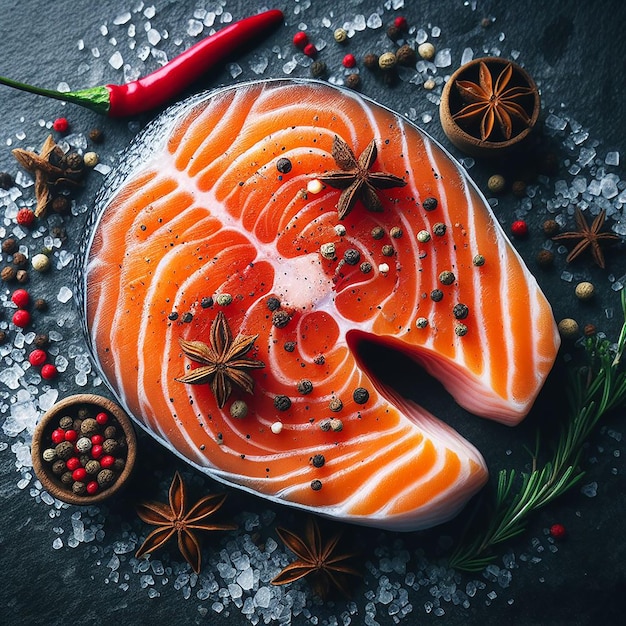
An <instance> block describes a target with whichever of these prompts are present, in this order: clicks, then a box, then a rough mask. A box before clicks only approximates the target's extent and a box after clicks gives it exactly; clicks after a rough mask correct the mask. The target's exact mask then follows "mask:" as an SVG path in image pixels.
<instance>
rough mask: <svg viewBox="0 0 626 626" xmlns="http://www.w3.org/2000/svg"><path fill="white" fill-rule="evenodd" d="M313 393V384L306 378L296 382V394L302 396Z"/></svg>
mask: <svg viewBox="0 0 626 626" xmlns="http://www.w3.org/2000/svg"><path fill="white" fill-rule="evenodd" d="M312 391H313V383H312V382H311V381H310V380H309V379H308V378H303V379H302V380H301V381H299V382H298V392H299V393H301V394H302V395H303V396H306V395H307V394H309V393H311V392H312Z"/></svg>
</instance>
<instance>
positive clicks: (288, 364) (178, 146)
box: [80, 80, 559, 530]
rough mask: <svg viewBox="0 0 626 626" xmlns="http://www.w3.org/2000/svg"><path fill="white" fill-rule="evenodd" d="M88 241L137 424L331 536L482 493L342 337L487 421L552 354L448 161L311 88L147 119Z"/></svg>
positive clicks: (470, 193)
mask: <svg viewBox="0 0 626 626" xmlns="http://www.w3.org/2000/svg"><path fill="white" fill-rule="evenodd" d="M347 203H349V204H350V206H349V207H348V205H347ZM338 207H339V209H338ZM342 207H343V209H342ZM346 209H347V210H346ZM342 211H343V212H342ZM85 249H86V254H85V259H84V265H83V266H82V267H81V268H80V276H81V280H82V306H83V309H84V316H85V320H86V329H87V332H88V337H89V342H90V346H91V350H92V352H93V355H94V358H95V360H96V362H97V365H98V367H99V369H100V371H101V372H102V374H103V376H104V378H105V379H106V381H107V382H108V384H109V385H110V386H111V388H112V390H113V391H114V393H115V394H116V396H117V397H118V399H119V401H120V402H121V403H122V405H123V406H124V407H125V408H126V409H127V410H128V411H129V412H130V413H131V414H132V415H133V416H134V418H135V419H136V420H137V421H138V422H139V423H140V424H141V425H143V426H144V427H145V429H146V430H147V431H148V432H150V433H151V434H152V435H153V436H154V437H156V438H157V439H158V440H159V441H160V442H162V443H163V444H164V445H166V446H167V447H168V448H170V449H171V450H173V451H174V452H176V453H177V454H178V455H180V456H181V457H182V458H184V459H186V460H187V461H188V462H189V463H191V464H192V465H194V466H195V467H197V468H199V469H201V470H202V471H205V472H206V473H208V474H210V475H211V476H212V477H214V478H216V479H217V480H219V481H223V482H225V483H228V484H230V485H233V486H236V487H239V488H242V489H244V490H248V491H250V492H253V493H255V494H258V495H261V496H264V497H267V498H270V499H272V500H274V501H278V502H281V503H284V504H288V505H291V506H295V507H300V508H305V509H308V510H310V511H312V512H315V513H318V514H320V515H324V516H328V517H332V518H336V519H339V520H343V521H347V522H354V523H359V524H366V525H371V526H376V527H380V528H386V529H394V530H417V529H421V528H426V527H429V526H433V525H435V524H438V523H441V522H443V521H445V520H447V519H449V518H451V517H452V516H454V515H455V514H456V513H458V511H459V510H460V509H461V508H462V507H463V505H464V504H465V503H466V502H467V500H468V499H469V498H470V497H471V496H472V495H473V494H475V493H476V491H477V490H479V489H480V488H481V486H483V485H484V483H485V481H486V480H487V468H486V465H485V462H484V460H483V458H482V456H481V455H480V453H479V452H478V451H477V450H476V448H475V447H474V446H473V445H471V444H470V443H468V442H467V441H466V440H464V439H463V438H462V437H461V436H460V435H459V434H458V433H457V432H456V431H454V430H453V429H452V428H450V427H449V426H447V425H446V424H444V423H443V422H442V421H440V420H439V419H437V418H436V417H434V416H433V415H431V414H429V413H428V412H427V411H426V410H424V409H423V408H421V407H420V406H417V405H416V404H415V403H413V402H410V401H408V400H406V399H403V398H401V397H399V395H398V394H397V393H395V392H394V391H392V390H390V389H389V388H388V387H386V386H385V385H383V384H382V383H381V382H380V381H379V380H378V379H377V378H376V377H374V376H373V375H372V373H371V372H370V371H369V369H368V366H367V363H364V362H362V360H361V359H360V358H359V352H358V350H357V347H358V345H359V343H360V342H361V341H368V342H375V343H378V344H380V345H383V346H385V347H386V348H387V349H389V350H393V351H398V352H401V353H403V354H404V355H407V356H409V357H410V358H412V359H413V360H414V361H416V362H417V363H418V364H419V365H420V366H421V367H422V368H424V369H425V370H426V371H427V372H428V373H429V374H431V375H432V376H434V377H435V378H436V379H438V380H439V381H440V382H441V383H442V384H443V386H444V387H445V389H446V390H447V391H448V392H449V393H450V394H451V395H452V396H453V398H454V399H455V400H456V402H458V404H459V405H461V406H462V407H464V408H465V409H467V410H468V411H470V412H472V413H474V414H476V415H478V416H481V417H486V418H490V419H494V420H497V421H500V422H502V423H504V424H508V425H515V424H516V423H518V422H519V421H520V420H522V419H523V418H524V417H525V416H526V414H527V413H528V411H529V410H530V408H531V406H532V405H533V402H534V400H535V399H536V397H537V394H538V393H539V391H540V389H541V387H542V385H543V383H544V381H545V379H546V376H547V375H548V373H549V371H550V369H551V367H552V365H553V363H554V360H555V356H556V353H557V350H558V347H559V339H558V333H557V330H556V326H555V323H554V319H553V316H552V311H551V308H550V306H549V304H548V302H547V300H546V298H545V297H544V295H543V294H542V292H541V291H540V289H539V287H538V286H537V284H536V282H535V280H534V278H533V277H532V276H531V274H530V273H529V271H528V270H527V268H526V267H525V266H524V263H523V262H522V260H521V259H520V257H519V256H518V254H517V253H516V251H515V250H514V249H513V247H512V246H511V245H510V243H509V242H508V240H507V238H506V236H505V234H504V233H503V231H502V229H501V228H500V226H499V225H498V223H497V221H496V220H495V219H494V217H493V215H492V214H491V211H490V209H489V207H488V205H487V203H486V202H485V200H484V198H483V197H482V196H481V194H480V193H479V192H478V191H477V189H476V187H475V186H474V185H473V183H472V182H471V181H470V180H469V178H468V177H467V175H466V174H465V173H464V171H463V170H462V168H461V167H460V166H459V165H458V164H457V163H456V162H455V161H454V160H453V159H452V158H451V157H450V156H449V155H448V154H447V153H446V152H445V151H444V150H443V149H442V148H441V147H440V146H439V145H438V144H437V143H436V142H434V141H433V140H432V139H431V138H429V137H428V136H427V135H426V134H425V133H423V132H422V131H421V130H419V129H418V128H416V127H415V126H413V125H412V124H411V123H410V122H408V121H407V120H406V119H404V118H402V117H401V116H399V115H397V114H395V113H393V112H391V111H389V110H387V109H385V108H383V107H381V106H379V105H377V104H376V103H374V102H372V101H370V100H368V99H366V98H363V97H362V96H360V95H358V94H356V93H354V92H350V91H347V90H342V89H340V88H336V87H332V86H330V85H328V84H324V83H319V82H316V81H306V80H302V81H292V80H270V81H262V82H255V83H247V84H241V85H235V86H232V87H228V88H224V89H222V90H218V91H214V92H211V93H208V94H201V95H200V96H196V97H194V98H192V99H191V100H189V101H185V102H183V103H181V104H179V105H177V106H175V107H173V108H172V109H171V110H169V111H167V112H165V113H164V114H163V115H162V116H161V117H160V118H158V119H157V120H156V121H155V122H154V123H152V125H150V126H149V127H148V128H147V129H146V130H145V131H144V132H143V133H142V134H141V135H140V137H139V139H138V141H137V142H136V143H135V145H134V146H132V147H131V148H130V149H129V151H128V152H127V153H126V154H125V155H124V156H123V157H122V162H121V164H120V166H119V167H118V169H117V170H116V171H114V172H113V174H112V175H111V176H110V177H109V179H108V181H107V183H106V186H105V190H104V191H103V192H102V194H101V198H100V201H99V207H98V211H97V212H96V214H95V220H94V224H93V227H92V228H91V229H90V231H89V233H88V236H87V238H86V241H85ZM202 368H203V369H202Z"/></svg>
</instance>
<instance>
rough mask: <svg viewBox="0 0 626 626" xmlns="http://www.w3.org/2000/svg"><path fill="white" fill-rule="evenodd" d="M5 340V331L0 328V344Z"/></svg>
mask: <svg viewBox="0 0 626 626" xmlns="http://www.w3.org/2000/svg"><path fill="white" fill-rule="evenodd" d="M6 340H7V333H6V331H5V330H0V344H3V343H4V342H5V341H6Z"/></svg>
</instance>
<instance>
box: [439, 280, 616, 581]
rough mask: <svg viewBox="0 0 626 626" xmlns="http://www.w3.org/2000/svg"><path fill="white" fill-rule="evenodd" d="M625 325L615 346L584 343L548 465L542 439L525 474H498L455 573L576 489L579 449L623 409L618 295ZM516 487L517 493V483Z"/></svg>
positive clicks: (477, 562)
mask: <svg viewBox="0 0 626 626" xmlns="http://www.w3.org/2000/svg"><path fill="white" fill-rule="evenodd" d="M621 305H622V313H623V316H624V322H623V324H622V328H621V331H620V335H619V338H618V340H617V344H616V345H615V346H613V347H612V346H611V343H610V341H608V340H607V339H604V338H601V337H593V338H591V337H590V338H587V339H586V341H585V343H584V348H585V355H586V360H587V363H586V364H585V365H583V366H576V367H574V366H573V367H572V368H570V371H569V384H568V394H567V395H568V403H569V418H568V419H567V421H566V423H565V424H564V425H563V426H562V428H561V432H560V435H559V437H558V439H557V441H556V444H555V446H554V450H553V454H552V457H551V459H550V460H548V461H546V462H545V463H544V464H543V466H542V467H539V466H538V463H539V461H538V456H539V447H540V446H539V441H540V433H538V434H537V446H536V449H535V452H534V454H533V456H532V467H531V470H530V471H529V472H521V473H520V475H519V476H518V474H517V472H515V470H512V469H511V470H501V471H500V473H499V475H498V485H497V488H496V496H495V502H494V503H493V513H492V515H491V516H490V520H489V522H488V523H487V526H486V527H485V528H483V529H482V530H480V531H479V532H478V534H477V535H475V536H474V538H473V539H472V540H471V541H469V542H467V543H465V542H463V540H462V541H461V543H460V544H459V545H458V546H457V547H456V549H455V550H454V552H453V553H452V555H451V556H450V559H449V564H450V566H451V567H454V568H456V569H459V570H465V571H480V570H482V569H483V568H484V567H486V566H487V565H489V564H490V563H491V562H493V561H494V559H495V558H496V554H495V553H494V547H495V546H497V545H499V544H501V543H503V542H505V541H507V540H509V539H511V538H512V537H516V536H517V535H520V534H521V533H523V532H524V530H526V526H527V523H528V517H529V516H530V515H531V513H533V512H534V511H536V510H538V509H540V508H542V507H544V506H546V505H547V504H550V503H551V502H552V501H553V500H555V499H557V498H558V497H560V496H562V495H563V494H564V493H566V492H567V491H569V490H570V489H572V487H574V486H575V485H577V484H578V483H579V482H580V481H581V479H582V478H583V476H584V475H585V472H584V470H583V469H582V468H581V467H580V457H581V453H582V449H583V444H584V443H585V441H586V440H587V438H588V437H589V435H590V434H591V432H592V431H593V430H594V428H595V427H596V425H597V424H598V422H599V421H600V419H601V418H602V417H603V416H604V415H605V414H606V413H608V412H609V411H611V410H613V409H615V408H617V407H620V406H623V405H626V372H625V371H624V370H623V369H622V368H621V367H620V365H621V358H622V355H623V353H624V349H625V348H626V293H625V292H624V291H622V294H621ZM518 482H520V486H519V488H518V490H517V491H515V490H514V488H515V485H516V483H518Z"/></svg>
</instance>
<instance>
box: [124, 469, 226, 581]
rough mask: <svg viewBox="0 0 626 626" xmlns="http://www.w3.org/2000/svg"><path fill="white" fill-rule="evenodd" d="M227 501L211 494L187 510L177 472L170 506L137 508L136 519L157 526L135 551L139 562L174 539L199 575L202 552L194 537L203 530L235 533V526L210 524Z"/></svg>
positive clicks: (172, 485) (157, 505) (146, 504)
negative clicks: (233, 531) (139, 559)
mask: <svg viewBox="0 0 626 626" xmlns="http://www.w3.org/2000/svg"><path fill="white" fill-rule="evenodd" d="M225 499H226V496H225V495H223V494H222V495H216V494H211V495H209V496H204V498H202V499H200V500H199V501H198V502H197V503H196V504H194V506H192V507H191V509H189V510H187V498H186V492H185V483H184V481H183V479H182V477H181V475H180V474H179V473H178V472H176V474H175V475H174V479H173V480H172V484H171V486H170V491H169V504H163V503H161V502H143V503H141V504H138V505H137V515H139V517H140V518H141V519H142V520H143V521H144V522H145V523H146V524H151V525H153V526H156V527H157V528H156V529H155V530H153V531H152V532H151V533H150V534H149V535H148V536H147V537H146V540H145V541H144V542H143V543H142V544H141V547H140V548H139V550H137V553H136V555H135V556H136V557H137V558H139V557H141V556H143V555H144V554H147V553H149V552H154V551H155V550H158V549H159V548H161V547H163V546H164V545H165V544H166V543H167V542H168V541H169V540H170V539H172V538H173V537H174V536H175V535H176V537H177V539H178V549H179V550H180V553H181V554H182V555H183V557H184V558H185V560H186V561H187V562H188V563H189V565H191V567H192V568H193V571H194V572H196V574H197V573H198V572H200V565H201V562H202V551H201V549H200V540H199V539H198V537H197V533H198V532H199V531H203V530H234V529H235V528H237V527H236V526H235V525H234V524H210V523H209V522H208V518H209V517H211V515H213V514H214V513H215V512H216V511H217V510H218V509H219V508H220V507H221V506H222V504H224V500H225Z"/></svg>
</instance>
